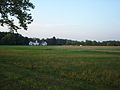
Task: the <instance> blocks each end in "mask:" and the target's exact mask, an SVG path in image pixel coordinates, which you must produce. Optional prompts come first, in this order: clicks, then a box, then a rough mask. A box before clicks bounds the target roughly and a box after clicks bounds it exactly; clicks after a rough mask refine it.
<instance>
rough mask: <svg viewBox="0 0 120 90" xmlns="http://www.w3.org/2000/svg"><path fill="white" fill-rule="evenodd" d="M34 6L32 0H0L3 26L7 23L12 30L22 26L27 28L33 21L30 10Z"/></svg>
mask: <svg viewBox="0 0 120 90" xmlns="http://www.w3.org/2000/svg"><path fill="white" fill-rule="evenodd" d="M34 7H35V6H34V5H33V4H32V3H31V2H30V0H0V24H1V26H4V25H7V26H8V27H9V29H10V31H12V32H13V31H17V30H18V29H21V28H23V29H25V30H27V28H28V26H27V24H30V23H31V22H32V21H33V19H32V15H31V13H29V11H30V10H31V9H34ZM16 21H17V23H16Z"/></svg>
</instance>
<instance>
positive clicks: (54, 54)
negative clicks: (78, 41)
mask: <svg viewBox="0 0 120 90" xmlns="http://www.w3.org/2000/svg"><path fill="white" fill-rule="evenodd" d="M0 90H120V47H102V46H101V47H97V46H96V47H91V46H83V47H80V46H45V47H43V46H36V47H35V46H0Z"/></svg>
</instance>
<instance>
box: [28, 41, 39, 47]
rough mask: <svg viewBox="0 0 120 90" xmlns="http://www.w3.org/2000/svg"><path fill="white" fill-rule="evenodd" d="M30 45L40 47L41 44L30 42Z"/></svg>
mask: <svg viewBox="0 0 120 90" xmlns="http://www.w3.org/2000/svg"><path fill="white" fill-rule="evenodd" d="M29 45H30V46H38V45H39V43H38V41H37V40H36V41H35V42H32V41H30V42H29Z"/></svg>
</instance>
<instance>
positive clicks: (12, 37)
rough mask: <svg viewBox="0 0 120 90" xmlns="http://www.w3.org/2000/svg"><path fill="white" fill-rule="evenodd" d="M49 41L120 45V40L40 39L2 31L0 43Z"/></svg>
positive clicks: (50, 42)
mask: <svg viewBox="0 0 120 90" xmlns="http://www.w3.org/2000/svg"><path fill="white" fill-rule="evenodd" d="M36 40H37V41H38V42H39V43H42V42H44V41H46V42H47V45H78V46H80V45H82V46H120V41H102V42H100V41H92V40H86V41H73V40H68V39H59V38H56V37H53V38H47V39H39V38H28V37H23V36H22V35H20V34H18V33H10V32H0V45H29V42H30V41H33V42H35V41H36Z"/></svg>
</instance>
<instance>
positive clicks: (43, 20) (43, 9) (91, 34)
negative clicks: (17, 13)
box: [0, 0, 120, 41]
mask: <svg viewBox="0 0 120 90" xmlns="http://www.w3.org/2000/svg"><path fill="white" fill-rule="evenodd" d="M30 1H31V2H32V3H33V4H34V5H35V9H34V10H32V11H31V13H32V16H33V18H34V21H33V23H32V24H31V25H29V27H28V30H27V31H25V30H18V32H19V33H20V34H22V35H23V36H27V37H37V38H40V39H42V38H52V37H53V36H55V37H56V38H62V39H72V40H78V41H82V40H97V41H105V40H120V0H30ZM0 29H1V30H4V31H5V30H8V29H7V27H4V28H3V27H0Z"/></svg>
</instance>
